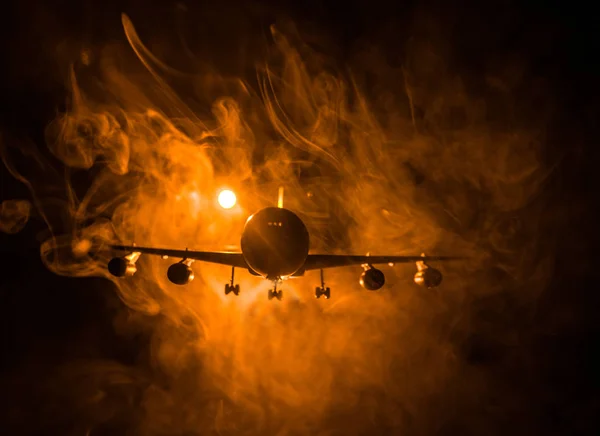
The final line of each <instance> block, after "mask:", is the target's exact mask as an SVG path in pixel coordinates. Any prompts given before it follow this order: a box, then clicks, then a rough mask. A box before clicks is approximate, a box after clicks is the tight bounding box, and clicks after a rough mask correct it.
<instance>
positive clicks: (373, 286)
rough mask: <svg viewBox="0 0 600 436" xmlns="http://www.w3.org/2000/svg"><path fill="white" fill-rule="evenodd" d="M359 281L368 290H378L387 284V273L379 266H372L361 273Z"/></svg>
mask: <svg viewBox="0 0 600 436" xmlns="http://www.w3.org/2000/svg"><path fill="white" fill-rule="evenodd" d="M359 283H360V285H361V286H362V287H363V288H365V289H366V290H368V291H377V290H379V289H381V288H382V287H383V285H384V284H385V274H383V271H380V270H378V269H377V268H373V267H370V268H369V269H367V270H365V271H364V272H363V273H362V274H361V276H360V280H359Z"/></svg>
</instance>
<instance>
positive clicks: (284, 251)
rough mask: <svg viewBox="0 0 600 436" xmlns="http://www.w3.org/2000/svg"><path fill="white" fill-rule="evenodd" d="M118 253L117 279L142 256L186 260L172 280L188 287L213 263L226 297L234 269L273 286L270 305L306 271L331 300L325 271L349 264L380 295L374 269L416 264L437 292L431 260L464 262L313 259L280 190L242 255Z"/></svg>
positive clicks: (114, 262)
mask: <svg viewBox="0 0 600 436" xmlns="http://www.w3.org/2000/svg"><path fill="white" fill-rule="evenodd" d="M110 248H112V249H113V250H117V251H125V252H129V254H127V255H125V256H121V257H115V258H113V259H111V260H110V262H109V263H108V271H109V272H110V273H111V274H112V275H114V276H116V277H125V276H132V275H133V274H135V272H136V271H137V268H136V265H135V263H136V262H137V260H138V259H139V257H140V255H141V254H154V255H158V256H162V257H163V258H168V257H176V258H181V259H182V260H181V261H180V262H178V263H175V264H173V265H171V266H170V267H169V269H168V270H167V277H168V279H169V280H170V281H171V282H172V283H174V284H177V285H185V284H187V283H189V282H191V281H192V280H193V279H194V272H193V270H192V268H191V265H192V263H193V262H194V261H202V262H210V263H215V264H220V265H227V266H230V267H231V281H230V283H228V284H225V295H227V294H230V293H233V294H234V295H239V293H240V286H239V285H237V284H235V269H236V268H242V269H246V270H248V271H249V272H250V273H251V274H252V275H255V276H260V277H263V278H265V279H267V280H270V281H272V282H273V289H270V290H269V293H268V298H269V300H271V299H273V298H277V299H278V300H281V299H282V297H283V293H282V291H281V290H279V291H278V290H277V285H278V284H279V283H281V282H282V281H283V280H285V279H287V278H290V277H301V276H303V275H304V273H305V272H306V271H311V270H317V269H319V270H321V286H320V287H316V288H315V297H316V298H320V297H321V296H323V297H324V298H326V299H328V298H330V297H331V289H330V288H328V287H327V288H326V287H325V280H324V274H323V269H325V268H334V267H341V266H350V265H362V267H363V269H364V271H363V273H362V274H361V276H360V280H359V283H360V284H361V286H362V287H363V288H364V289H366V290H369V291H377V290H379V289H381V288H382V287H383V285H384V284H385V275H384V274H383V272H382V271H381V270H379V269H377V268H375V267H373V265H376V264H386V263H387V264H395V263H409V262H415V264H416V267H417V272H416V274H415V276H414V281H415V283H417V284H418V285H420V286H424V287H427V288H434V287H437V286H439V285H440V283H441V282H442V273H441V272H440V271H439V270H438V269H435V268H433V267H431V266H429V265H428V264H427V263H426V262H427V261H446V260H456V259H462V257H455V256H427V257H426V256H425V255H424V254H421V255H420V256H370V255H366V256H361V255H334V254H309V248H310V238H309V233H308V230H307V228H306V226H305V225H304V223H303V222H302V220H301V219H300V218H299V217H298V215H296V214H295V213H294V212H292V211H290V210H288V209H285V208H284V207H283V189H282V188H280V190H279V199H278V205H277V207H266V208H264V209H261V210H259V211H258V212H256V213H255V214H254V215H251V216H250V217H249V218H248V220H247V221H246V224H245V226H244V230H243V232H242V237H241V247H240V248H241V252H238V253H236V252H215V251H192V250H187V249H186V250H171V249H164V248H152V247H138V246H136V245H131V246H127V245H111V246H110Z"/></svg>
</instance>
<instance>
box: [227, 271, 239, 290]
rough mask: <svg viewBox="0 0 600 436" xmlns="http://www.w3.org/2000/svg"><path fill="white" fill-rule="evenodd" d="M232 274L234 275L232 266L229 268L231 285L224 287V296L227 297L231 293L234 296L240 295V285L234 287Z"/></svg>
mask: <svg viewBox="0 0 600 436" xmlns="http://www.w3.org/2000/svg"><path fill="white" fill-rule="evenodd" d="M234 274H235V267H234V266H232V267H231V283H227V284H226V285H225V295H229V294H230V293H231V292H233V294H234V295H236V296H237V295H240V285H234V284H233V283H234V281H233V280H234V277H235V276H234Z"/></svg>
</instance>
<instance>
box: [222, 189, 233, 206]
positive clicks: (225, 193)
mask: <svg viewBox="0 0 600 436" xmlns="http://www.w3.org/2000/svg"><path fill="white" fill-rule="evenodd" d="M236 201H237V198H236V197H235V194H234V192H233V191H230V190H229V189H223V190H222V191H221V192H219V205H220V206H221V207H222V208H223V209H231V208H232V207H233V206H235V203H236Z"/></svg>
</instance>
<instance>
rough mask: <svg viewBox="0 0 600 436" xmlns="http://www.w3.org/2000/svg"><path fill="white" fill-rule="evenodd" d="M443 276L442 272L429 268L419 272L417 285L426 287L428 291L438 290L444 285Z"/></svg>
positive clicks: (416, 276)
mask: <svg viewBox="0 0 600 436" xmlns="http://www.w3.org/2000/svg"><path fill="white" fill-rule="evenodd" d="M442 278H443V275H442V273H441V272H440V270H438V269H435V268H432V267H430V266H428V267H427V268H424V269H422V270H421V271H417V273H416V274H415V283H416V284H417V285H419V286H424V287H426V288H427V289H431V288H436V287H438V286H439V285H440V284H441V283H442Z"/></svg>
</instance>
